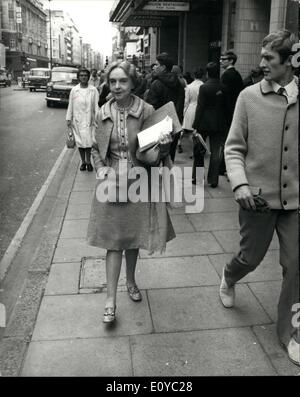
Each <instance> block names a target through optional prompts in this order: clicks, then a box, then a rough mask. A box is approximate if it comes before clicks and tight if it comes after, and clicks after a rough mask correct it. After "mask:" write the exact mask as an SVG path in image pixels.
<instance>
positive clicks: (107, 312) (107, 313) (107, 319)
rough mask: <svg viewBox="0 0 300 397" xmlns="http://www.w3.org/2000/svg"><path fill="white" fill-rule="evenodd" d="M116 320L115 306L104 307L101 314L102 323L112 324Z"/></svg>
mask: <svg viewBox="0 0 300 397" xmlns="http://www.w3.org/2000/svg"><path fill="white" fill-rule="evenodd" d="M115 319H116V305H115V307H106V308H105V309H104V314H103V322H104V323H113V322H114V321H115Z"/></svg>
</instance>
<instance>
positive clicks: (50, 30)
mask: <svg viewBox="0 0 300 397" xmlns="http://www.w3.org/2000/svg"><path fill="white" fill-rule="evenodd" d="M48 1H49V32H50V69H52V29H51V9H50V1H51V0H48Z"/></svg>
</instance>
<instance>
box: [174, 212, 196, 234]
mask: <svg viewBox="0 0 300 397" xmlns="http://www.w3.org/2000/svg"><path fill="white" fill-rule="evenodd" d="M171 220H172V224H173V227H174V230H175V233H176V234H177V233H193V232H194V231H195V229H194V227H193V225H192V223H191V222H190V220H189V219H188V217H187V216H186V215H171Z"/></svg>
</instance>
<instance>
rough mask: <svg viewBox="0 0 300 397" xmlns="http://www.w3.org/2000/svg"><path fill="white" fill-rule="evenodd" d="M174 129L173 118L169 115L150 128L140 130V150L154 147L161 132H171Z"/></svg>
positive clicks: (138, 135)
mask: <svg viewBox="0 0 300 397" xmlns="http://www.w3.org/2000/svg"><path fill="white" fill-rule="evenodd" d="M172 131H173V123H172V119H171V117H169V116H166V117H165V118H164V119H163V120H162V121H160V122H159V123H156V124H154V125H152V126H151V127H149V128H146V129H145V130H143V131H141V132H139V133H138V134H137V137H138V141H139V147H140V151H141V152H143V151H144V150H146V149H148V148H150V147H152V146H153V145H155V144H156V143H157V142H158V140H159V138H160V136H161V134H169V133H171V132H172Z"/></svg>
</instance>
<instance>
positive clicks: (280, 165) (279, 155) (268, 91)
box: [219, 30, 300, 365]
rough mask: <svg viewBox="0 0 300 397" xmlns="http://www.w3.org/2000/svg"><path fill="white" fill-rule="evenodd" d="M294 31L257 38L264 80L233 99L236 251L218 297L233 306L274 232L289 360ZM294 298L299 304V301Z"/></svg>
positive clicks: (280, 323) (296, 342)
mask: <svg viewBox="0 0 300 397" xmlns="http://www.w3.org/2000/svg"><path fill="white" fill-rule="evenodd" d="M294 43H295V38H294V35H292V34H291V33H290V32H289V31H287V30H283V31H277V32H274V33H271V34H269V35H268V36H267V37H265V39H264V40H263V43H262V51H261V63H260V66H261V68H262V70H263V73H264V79H263V80H262V81H261V82H259V83H257V84H254V85H252V86H251V87H248V88H246V89H245V90H243V91H242V92H241V94H240V96H239V98H238V100H237V104H236V109H235V112H234V116H233V121H232V124H231V128H230V131H229V135H228V138H227V140H226V144H225V160H226V166H227V172H228V176H229V179H230V182H231V186H232V189H233V192H234V196H235V200H236V201H237V202H238V203H239V205H240V212H239V220H240V234H241V241H240V251H239V253H238V254H237V255H235V256H234V257H233V258H232V260H231V262H230V263H228V264H227V265H226V266H225V268H224V271H223V276H222V281H221V285H220V291H219V294H220V298H221V301H222V303H223V305H224V306H225V307H232V306H234V301H235V290H234V286H235V284H236V282H237V281H239V280H240V279H241V278H243V277H244V276H245V275H246V274H248V273H249V272H251V271H253V270H254V269H255V268H256V267H257V266H258V265H259V264H260V262H261V261H262V260H263V258H264V256H265V254H266V252H267V250H268V248H269V245H270V243H271V240H272V237H273V234H274V231H275V230H276V232H277V235H278V239H279V245H280V264H281V266H282V269H283V271H282V274H283V281H282V289H281V294H280V298H279V303H278V320H277V333H278V337H279V340H280V342H281V344H282V345H283V346H285V348H286V349H287V352H288V357H289V358H290V360H291V361H292V362H294V363H295V364H297V365H300V329H299V321H297V315H295V314H296V311H297V309H298V310H299V308H298V305H299V241H298V208H299V164H298V134H299V130H298V120H299V110H298V104H299V99H298V80H297V78H296V77H295V76H294V70H293V67H292V55H293V52H292V46H293V44H294ZM297 304H298V305H297Z"/></svg>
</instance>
